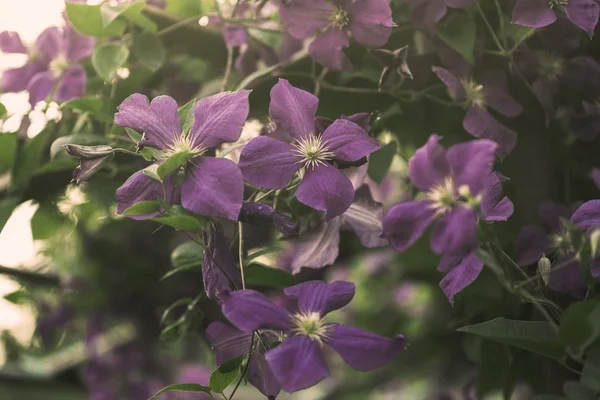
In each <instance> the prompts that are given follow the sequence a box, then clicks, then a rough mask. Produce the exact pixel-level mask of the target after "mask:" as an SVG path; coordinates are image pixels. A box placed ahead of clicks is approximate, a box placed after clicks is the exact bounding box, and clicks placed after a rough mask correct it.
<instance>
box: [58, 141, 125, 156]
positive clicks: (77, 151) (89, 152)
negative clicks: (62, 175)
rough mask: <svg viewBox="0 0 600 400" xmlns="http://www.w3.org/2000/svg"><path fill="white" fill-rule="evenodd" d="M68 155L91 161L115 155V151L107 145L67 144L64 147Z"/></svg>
mask: <svg viewBox="0 0 600 400" xmlns="http://www.w3.org/2000/svg"><path fill="white" fill-rule="evenodd" d="M63 147H64V148H65V150H66V151H67V153H69V154H70V155H72V156H73V157H75V158H78V159H80V160H91V159H94V158H102V157H106V156H108V155H110V154H114V152H115V150H114V149H113V148H112V147H110V146H106V145H100V146H82V145H79V144H65V145H64V146H63Z"/></svg>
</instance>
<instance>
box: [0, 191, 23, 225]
mask: <svg viewBox="0 0 600 400" xmlns="http://www.w3.org/2000/svg"><path fill="white" fill-rule="evenodd" d="M18 205H19V198H18V197H16V196H15V197H7V198H5V199H2V200H0V232H2V229H4V225H6V222H7V221H8V219H9V218H10V216H11V215H12V213H13V211H14V209H15V208H16V207H17V206H18Z"/></svg>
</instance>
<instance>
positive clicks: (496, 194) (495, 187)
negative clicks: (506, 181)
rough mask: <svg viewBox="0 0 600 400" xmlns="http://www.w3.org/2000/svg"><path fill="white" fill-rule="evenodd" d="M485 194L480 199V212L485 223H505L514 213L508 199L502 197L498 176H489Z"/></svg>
mask: <svg viewBox="0 0 600 400" xmlns="http://www.w3.org/2000/svg"><path fill="white" fill-rule="evenodd" d="M489 180H490V181H489V183H488V187H487V190H486V192H485V193H484V195H483V198H482V199H481V212H482V213H483V215H484V216H485V220H486V221H506V220H507V219H508V217H510V216H511V215H512V214H513V212H514V205H513V203H512V201H510V199H509V198H508V197H506V196H505V197H502V183H501V182H500V179H499V178H498V175H496V174H491V175H490V178H489Z"/></svg>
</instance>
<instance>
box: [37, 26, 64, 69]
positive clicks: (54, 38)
mask: <svg viewBox="0 0 600 400" xmlns="http://www.w3.org/2000/svg"><path fill="white" fill-rule="evenodd" d="M64 46H65V43H64V39H63V35H62V34H61V33H60V30H59V29H58V28H57V27H55V26H53V27H50V28H46V29H45V30H44V31H43V32H42V33H40V36H38V38H37V40H36V42H35V45H34V47H35V51H37V52H38V53H39V54H40V56H41V58H42V60H44V61H45V62H49V61H50V60H52V59H54V58H55V57H56V56H58V54H59V53H60V52H61V51H64V50H65V49H64Z"/></svg>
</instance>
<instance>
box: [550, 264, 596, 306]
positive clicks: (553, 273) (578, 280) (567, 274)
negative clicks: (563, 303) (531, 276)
mask: <svg viewBox="0 0 600 400" xmlns="http://www.w3.org/2000/svg"><path fill="white" fill-rule="evenodd" d="M569 259H573V254H567V255H564V256H562V257H559V258H558V260H556V261H555V262H554V265H553V266H552V269H551V270H550V277H549V279H548V287H549V288H550V289H552V290H554V291H555V292H560V293H564V294H568V295H569V296H572V297H575V298H577V299H583V298H584V297H585V294H586V293H587V288H588V287H587V285H586V284H585V282H584V280H583V277H582V276H581V271H580V270H579V263H578V262H577V261H575V260H574V261H573V262H571V263H568V262H569ZM565 263H568V264H567V265H566V266H565ZM557 267H560V268H557Z"/></svg>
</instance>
